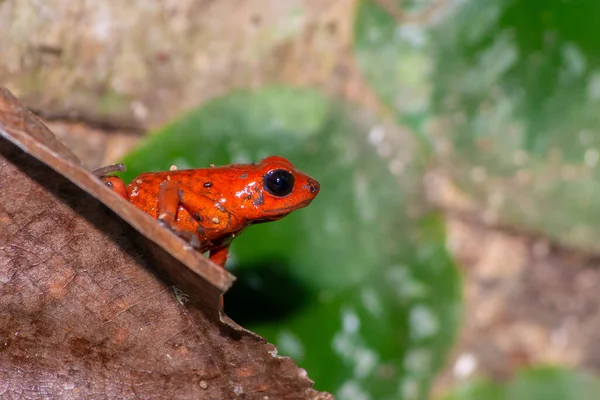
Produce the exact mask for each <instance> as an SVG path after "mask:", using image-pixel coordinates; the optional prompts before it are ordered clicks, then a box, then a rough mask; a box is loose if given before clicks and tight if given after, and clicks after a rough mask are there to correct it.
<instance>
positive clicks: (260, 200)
mask: <svg viewBox="0 0 600 400" xmlns="http://www.w3.org/2000/svg"><path fill="white" fill-rule="evenodd" d="M264 202H265V199H264V197H263V194H262V192H261V191H259V192H258V197H257V198H256V199H254V201H253V202H252V204H254V205H255V206H262V205H263V203H264Z"/></svg>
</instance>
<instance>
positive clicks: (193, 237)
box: [95, 156, 319, 267]
mask: <svg viewBox="0 0 600 400" xmlns="http://www.w3.org/2000/svg"><path fill="white" fill-rule="evenodd" d="M123 169H124V167H123V166H122V164H117V165H115V166H108V167H105V168H101V169H99V170H97V171H95V174H96V175H98V176H100V178H101V179H102V181H104V183H105V184H106V185H107V186H108V187H110V188H111V189H112V190H114V191H115V192H116V193H117V194H119V195H120V196H122V197H123V198H125V199H126V200H127V201H129V202H130V203H132V204H133V205H135V206H136V207H138V208H139V209H141V210H142V211H144V212H146V213H148V214H150V215H151V216H152V217H154V218H156V219H158V220H159V222H160V223H161V224H163V225H165V226H167V227H168V228H170V229H172V230H173V231H175V232H176V233H177V234H179V235H180V236H182V237H184V238H186V239H187V240H189V241H190V243H191V244H192V245H193V246H194V247H196V248H197V249H198V250H199V251H200V252H202V253H205V252H209V258H210V260H211V261H213V262H215V263H216V264H218V265H220V266H222V267H224V266H225V261H226V260H227V254H228V252H229V246H230V244H231V241H232V240H233V238H235V237H236V236H237V235H239V234H240V233H241V232H242V231H243V230H244V229H245V228H246V227H247V226H249V225H253V224H259V223H263V222H268V221H275V220H278V219H281V218H283V217H285V216H286V215H288V214H289V213H291V212H292V211H294V210H297V209H299V208H303V207H306V206H307V205H309V204H310V202H311V201H312V200H313V199H314V198H315V197H316V196H317V194H318V193H319V182H317V181H316V180H315V179H313V178H311V177H310V176H308V175H306V174H305V173H303V172H301V171H299V170H298V169H297V168H296V167H294V165H293V164H292V163H291V162H289V161H288V160H286V159H285V158H283V157H278V156H270V157H267V158H265V159H263V160H262V161H260V162H258V163H251V164H232V165H227V166H223V167H213V166H211V168H199V169H188V170H177V169H176V168H174V167H172V168H171V170H170V171H168V172H148V173H143V174H141V175H139V176H138V177H137V178H135V179H134V180H133V181H132V182H131V183H129V184H128V185H125V183H124V182H123V181H122V180H121V179H120V178H118V177H116V176H111V175H107V174H108V173H110V172H114V171H117V170H123Z"/></svg>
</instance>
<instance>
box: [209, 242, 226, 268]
mask: <svg viewBox="0 0 600 400" xmlns="http://www.w3.org/2000/svg"><path fill="white" fill-rule="evenodd" d="M228 254H229V245H226V246H223V247H218V248H216V249H212V250H211V251H210V253H209V255H208V258H209V259H210V261H212V262H214V263H215V264H217V265H219V266H221V267H223V268H225V263H226V262H227V255H228Z"/></svg>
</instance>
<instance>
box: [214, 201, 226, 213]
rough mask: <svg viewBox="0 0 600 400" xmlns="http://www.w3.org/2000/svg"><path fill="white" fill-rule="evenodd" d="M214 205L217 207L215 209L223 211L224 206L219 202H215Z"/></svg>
mask: <svg viewBox="0 0 600 400" xmlns="http://www.w3.org/2000/svg"><path fill="white" fill-rule="evenodd" d="M215 207H216V208H217V210H219V211H221V212H225V207H223V205H222V204H221V203H215Z"/></svg>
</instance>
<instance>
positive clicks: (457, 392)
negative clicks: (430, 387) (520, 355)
mask: <svg viewBox="0 0 600 400" xmlns="http://www.w3.org/2000/svg"><path fill="white" fill-rule="evenodd" d="M598 393H600V381H598V379H597V378H595V377H592V376H589V375H587V374H583V373H579V372H573V371H569V370H565V369H560V368H554V367H540V368H531V369H524V370H521V371H519V372H518V373H517V375H516V376H515V378H514V379H513V380H511V381H510V382H507V383H503V384H501V383H492V382H489V381H475V382H471V383H468V384H465V385H463V386H460V387H458V388H456V389H454V390H453V391H452V393H450V394H449V395H447V396H445V397H443V398H442V400H482V399H485V400H564V399H569V400H595V399H597V398H598Z"/></svg>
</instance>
